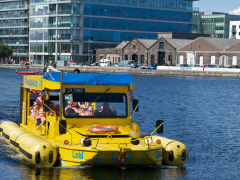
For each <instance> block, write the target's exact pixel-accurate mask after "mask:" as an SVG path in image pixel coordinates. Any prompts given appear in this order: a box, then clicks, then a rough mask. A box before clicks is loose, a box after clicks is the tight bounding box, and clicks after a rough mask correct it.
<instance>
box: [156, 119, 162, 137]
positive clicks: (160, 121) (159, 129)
mask: <svg viewBox="0 0 240 180" xmlns="http://www.w3.org/2000/svg"><path fill="white" fill-rule="evenodd" d="M162 123H163V120H157V121H156V128H157V127H158V126H160V124H162ZM157 133H158V134H162V133H163V124H162V126H161V127H160V128H158V129H157Z"/></svg>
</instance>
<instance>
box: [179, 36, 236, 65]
mask: <svg viewBox="0 0 240 180" xmlns="http://www.w3.org/2000/svg"><path fill="white" fill-rule="evenodd" d="M239 59H240V40H236V39H226V38H197V39H195V40H193V41H192V42H190V43H189V44H187V45H185V46H183V47H181V48H179V49H178V62H177V64H199V65H203V64H212V65H223V66H230V65H240V62H239Z"/></svg>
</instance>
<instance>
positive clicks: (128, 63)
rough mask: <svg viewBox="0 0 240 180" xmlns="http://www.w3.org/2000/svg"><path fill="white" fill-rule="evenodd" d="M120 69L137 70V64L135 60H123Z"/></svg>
mask: <svg viewBox="0 0 240 180" xmlns="http://www.w3.org/2000/svg"><path fill="white" fill-rule="evenodd" d="M119 66H120V67H131V68H136V67H137V63H136V62H135V61H134V60H122V61H121V63H120V64H119Z"/></svg>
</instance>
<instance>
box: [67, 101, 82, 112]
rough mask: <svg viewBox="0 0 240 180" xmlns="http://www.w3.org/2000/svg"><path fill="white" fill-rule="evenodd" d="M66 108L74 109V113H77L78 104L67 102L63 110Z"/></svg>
mask: <svg viewBox="0 0 240 180" xmlns="http://www.w3.org/2000/svg"><path fill="white" fill-rule="evenodd" d="M68 108H71V109H73V110H74V111H75V113H78V112H79V105H78V103H77V102H73V103H72V104H69V105H67V106H66V107H65V110H66V109H68Z"/></svg>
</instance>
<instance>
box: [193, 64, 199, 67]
mask: <svg viewBox="0 0 240 180" xmlns="http://www.w3.org/2000/svg"><path fill="white" fill-rule="evenodd" d="M191 66H192V67H199V65H198V64H193V65H191Z"/></svg>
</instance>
